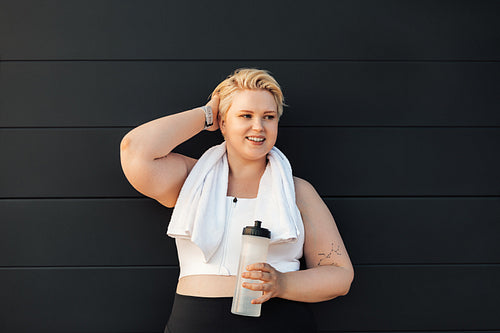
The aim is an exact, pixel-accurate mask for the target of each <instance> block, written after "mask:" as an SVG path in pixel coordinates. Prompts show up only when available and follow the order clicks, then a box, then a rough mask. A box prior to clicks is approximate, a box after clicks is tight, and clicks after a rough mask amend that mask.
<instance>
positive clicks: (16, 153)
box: [0, 127, 500, 198]
mask: <svg viewBox="0 0 500 333" xmlns="http://www.w3.org/2000/svg"><path fill="white" fill-rule="evenodd" d="M127 131H128V129H121V128H120V129H113V128H111V129H9V130H6V129H4V130H0V150H1V151H3V154H4V158H5V161H8V163H5V164H3V165H2V167H1V168H2V172H3V176H2V179H1V183H0V185H1V186H0V197H3V198H23V197H24V198H34V197H116V196H120V197H121V196H125V197H137V196H138V195H139V194H138V193H137V192H136V191H135V190H133V189H132V187H131V186H130V185H129V184H128V182H127V181H126V179H125V177H124V175H123V172H122V171H121V167H120V161H119V144H120V140H121V138H122V137H123V135H124V134H125V133H126V132H127ZM220 141H221V137H220V135H218V134H214V133H202V134H201V135H199V136H197V137H195V138H194V139H193V140H191V141H189V142H187V143H185V144H183V146H182V147H179V149H178V151H179V152H182V153H186V154H187V155H189V156H193V157H199V156H200V155H201V153H202V152H203V151H204V150H205V149H207V148H208V147H210V146H211V145H213V144H216V143H218V142H220ZM499 145H500V129H498V128H483V129H479V128H471V129H468V128H327V127H324V128H323V127H322V128H304V127H297V128H286V127H285V128H281V129H280V135H279V138H278V143H277V146H278V147H280V148H281V149H282V150H283V151H284V152H285V154H286V155H287V156H288V158H289V159H290V161H291V164H292V166H293V167H294V172H295V175H297V176H299V177H302V178H305V179H307V180H309V181H311V183H312V184H314V185H315V186H316V188H317V190H318V192H319V193H320V194H321V195H323V196H394V195H398V196H423V195H434V196H436V195H438V196H457V195H459V196H463V195H466V196H470V195H480V196H491V195H499V194H500V193H499V189H500V184H499V182H500V179H499V178H498V177H496V175H497V173H498V172H497V170H499V169H500V155H498V154H497V150H498V146H499Z"/></svg>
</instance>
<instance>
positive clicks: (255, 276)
mask: <svg viewBox="0 0 500 333" xmlns="http://www.w3.org/2000/svg"><path fill="white" fill-rule="evenodd" d="M241 277H243V278H245V279H252V280H261V281H271V279H272V275H271V274H270V273H267V272H259V271H257V272H255V271H254V272H243V273H242V274H241Z"/></svg>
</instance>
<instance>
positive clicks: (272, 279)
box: [241, 263, 282, 304]
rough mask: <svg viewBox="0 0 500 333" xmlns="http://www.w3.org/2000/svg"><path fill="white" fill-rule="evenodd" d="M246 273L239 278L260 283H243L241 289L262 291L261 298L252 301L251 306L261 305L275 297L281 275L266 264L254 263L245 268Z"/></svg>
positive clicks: (279, 285) (278, 289) (279, 286)
mask: <svg viewBox="0 0 500 333" xmlns="http://www.w3.org/2000/svg"><path fill="white" fill-rule="evenodd" d="M246 269H247V272H243V273H242V274H241V277H243V278H245V279H251V280H260V281H262V282H254V283H252V282H244V283H243V287H244V288H247V289H250V290H255V291H262V296H260V297H259V298H256V299H254V300H252V304H262V303H264V302H266V301H268V300H269V299H271V298H272V297H277V296H278V295H279V293H280V290H281V289H280V288H281V283H280V282H281V276H282V273H280V272H279V271H277V270H276V269H274V267H273V266H271V265H269V264H267V263H255V264H251V265H248V266H247V267H246Z"/></svg>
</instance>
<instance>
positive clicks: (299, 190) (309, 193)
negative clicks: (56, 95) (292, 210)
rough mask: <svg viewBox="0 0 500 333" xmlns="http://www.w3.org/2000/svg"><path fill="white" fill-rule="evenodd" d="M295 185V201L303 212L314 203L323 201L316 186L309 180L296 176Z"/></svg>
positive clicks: (294, 178)
mask: <svg viewBox="0 0 500 333" xmlns="http://www.w3.org/2000/svg"><path fill="white" fill-rule="evenodd" d="M293 183H294V185H295V201H296V203H297V207H298V208H299V210H300V211H301V212H302V211H304V210H305V209H307V208H308V207H309V205H310V204H311V203H313V202H314V201H317V200H318V199H319V200H321V198H320V196H319V194H318V192H316V189H315V188H314V186H313V185H312V184H311V183H310V182H308V181H307V180H305V179H302V178H299V177H295V176H294V177H293Z"/></svg>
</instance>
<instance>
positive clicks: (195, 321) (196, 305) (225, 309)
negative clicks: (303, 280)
mask: <svg viewBox="0 0 500 333" xmlns="http://www.w3.org/2000/svg"><path fill="white" fill-rule="evenodd" d="M231 302H232V298H231V297H220V298H206V297H193V296H184V295H179V294H176V295H175V299H174V305H173V307H172V313H171V314H170V319H169V320H168V323H167V326H166V327H165V333H204V332H217V333H224V332H231V333H233V332H237V333H245V332H252V333H254V332H259V333H266V332H269V333H271V332H272V333H276V332H287V333H290V332H297V333H299V332H300V333H309V332H310V333H313V332H317V330H316V323H315V320H314V317H313V315H312V312H311V311H310V309H309V307H308V305H307V304H306V303H301V302H294V301H288V300H285V299H281V298H272V299H270V300H269V301H267V302H265V303H264V304H262V311H261V316H260V317H246V316H239V315H235V314H232V313H231Z"/></svg>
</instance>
